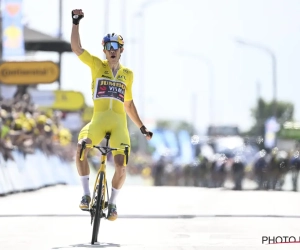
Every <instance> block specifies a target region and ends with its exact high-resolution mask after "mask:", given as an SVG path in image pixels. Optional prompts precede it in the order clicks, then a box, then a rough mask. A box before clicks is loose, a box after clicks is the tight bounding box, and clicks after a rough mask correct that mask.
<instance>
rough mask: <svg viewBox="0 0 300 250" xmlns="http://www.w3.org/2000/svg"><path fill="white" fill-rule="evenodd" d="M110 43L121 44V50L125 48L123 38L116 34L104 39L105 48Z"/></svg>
mask: <svg viewBox="0 0 300 250" xmlns="http://www.w3.org/2000/svg"><path fill="white" fill-rule="evenodd" d="M108 42H116V43H118V44H119V47H120V48H123V46H124V40H123V37H122V36H121V35H118V34H116V33H112V34H107V35H106V36H105V37H103V40H102V45H103V46H105V44H106V43H108Z"/></svg>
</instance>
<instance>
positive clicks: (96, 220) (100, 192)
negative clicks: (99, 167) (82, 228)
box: [91, 173, 105, 245]
mask: <svg viewBox="0 0 300 250" xmlns="http://www.w3.org/2000/svg"><path fill="white" fill-rule="evenodd" d="M99 179H100V180H99V184H98V189H97V201H96V209H95V217H94V221H93V233H92V242H91V243H92V245H93V244H94V243H95V242H97V240H98V232H99V228H100V220H101V218H102V215H103V211H102V208H103V204H104V196H105V194H104V191H105V190H104V173H100V176H99Z"/></svg>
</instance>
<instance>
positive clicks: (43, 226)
mask: <svg viewBox="0 0 300 250" xmlns="http://www.w3.org/2000/svg"><path fill="white" fill-rule="evenodd" d="M299 196H300V195H299V193H294V192H288V191H284V192H278V191H230V190H222V189H204V188H193V187H181V188H180V187H151V186H139V185H126V186H125V187H124V188H123V190H122V193H120V196H119V197H118V212H119V219H118V220H116V221H114V222H110V221H106V220H103V221H101V227H100V234H99V238H98V239H99V243H97V244H96V245H91V244H90V240H91V232H92V227H91V225H90V218H89V216H88V213H86V212H82V211H81V210H79V208H78V203H79V201H80V197H81V187H80V186H76V185H75V186H56V187H48V188H45V189H41V190H38V191H34V192H29V193H19V194H14V195H10V196H6V197H1V198H0V249H1V250H12V249H14V250H15V249H17V250H23V249H26V250H27V249H28V250H43V249H45V250H49V249H76V248H78V249H90V248H100V249H101V248H103V249H111V250H113V249H119V250H129V249H132V250H137V249H139V250H140V249H145V250H148V249H159V250H177V249H180V250H192V249H193V250H195V249H197V250H198V249H205V250H206V249H208V250H212V249H213V250H219V249H225V250H227V249H236V250H237V249H241V250H244V249H255V250H256V249H299V248H300V243H297V244H296V243H294V244H279V245H278V244H276V245H275V244H273V245H263V244H262V237H263V236H271V237H273V236H275V237H276V236H294V237H299V236H300V197H299Z"/></svg>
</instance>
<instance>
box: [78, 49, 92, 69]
mask: <svg viewBox="0 0 300 250" xmlns="http://www.w3.org/2000/svg"><path fill="white" fill-rule="evenodd" d="M78 58H79V59H80V60H81V61H82V62H83V63H85V64H86V65H88V66H89V67H90V68H93V67H94V65H95V60H94V56H92V55H91V54H90V53H89V52H88V51H86V50H84V51H83V52H82V54H81V55H79V56H78Z"/></svg>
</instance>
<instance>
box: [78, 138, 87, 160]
mask: <svg viewBox="0 0 300 250" xmlns="http://www.w3.org/2000/svg"><path fill="white" fill-rule="evenodd" d="M85 148H86V141H83V142H82V144H81V149H80V155H79V159H81V156H82V152H83V150H85Z"/></svg>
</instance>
